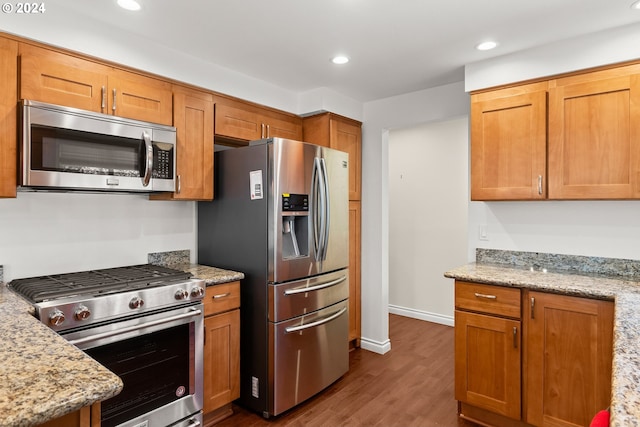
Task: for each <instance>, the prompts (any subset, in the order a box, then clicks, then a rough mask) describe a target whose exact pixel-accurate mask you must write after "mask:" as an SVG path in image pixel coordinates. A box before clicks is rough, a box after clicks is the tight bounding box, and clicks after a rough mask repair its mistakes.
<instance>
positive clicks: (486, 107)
mask: <svg viewBox="0 0 640 427" xmlns="http://www.w3.org/2000/svg"><path fill="white" fill-rule="evenodd" d="M545 89H546V84H534V85H527V86H523V87H519V88H517V89H507V90H499V91H494V92H490V93H483V94H477V95H472V97H471V199H472V200H535V199H544V198H545V197H546V190H545V186H546V175H547V173H546V154H547V153H546V150H547V145H546V143H547V140H546V138H547V135H546V131H547V129H546V123H547V94H546V92H545Z"/></svg>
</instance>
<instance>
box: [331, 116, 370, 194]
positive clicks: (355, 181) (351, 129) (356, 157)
mask: <svg viewBox="0 0 640 427" xmlns="http://www.w3.org/2000/svg"><path fill="white" fill-rule="evenodd" d="M361 135H362V130H361V127H360V126H359V125H356V124H353V123H351V122H346V121H342V120H340V119H338V118H332V119H331V120H330V122H329V137H330V141H331V142H330V145H329V146H330V147H331V148H335V149H336V150H341V151H346V152H347V153H349V200H360V194H361V190H360V188H361V182H360V175H361V163H362V154H361V149H362V141H361V139H362V136H361Z"/></svg>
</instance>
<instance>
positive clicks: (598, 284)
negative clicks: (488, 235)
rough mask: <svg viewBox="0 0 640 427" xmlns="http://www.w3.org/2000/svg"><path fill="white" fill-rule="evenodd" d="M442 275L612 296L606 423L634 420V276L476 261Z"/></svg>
mask: <svg viewBox="0 0 640 427" xmlns="http://www.w3.org/2000/svg"><path fill="white" fill-rule="evenodd" d="M444 275H445V277H448V278H451V279H456V280H462V281H469V282H475V283H484V284H488V285H498V286H507V287H517V288H525V289H532V290H536V291H543V292H551V293H557V294H562V295H573V296H579V297H585V298H596V299H604V300H610V301H614V302H615V314H614V330H613V366H612V368H613V369H612V391H611V407H610V413H611V419H610V425H611V427H623V426H624V427H628V426H640V312H638V311H637V310H636V307H639V306H640V278H637V277H618V276H611V275H602V274H588V273H575V272H566V271H547V270H545V269H541V268H522V267H516V266H508V265H500V264H489V263H478V262H473V263H470V264H466V265H463V266H461V267H458V268H454V269H452V270H449V271H447V272H445V274H444ZM602 409H606V408H602ZM594 415H595V414H594Z"/></svg>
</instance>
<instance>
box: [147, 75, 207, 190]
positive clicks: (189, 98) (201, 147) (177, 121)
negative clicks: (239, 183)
mask: <svg viewBox="0 0 640 427" xmlns="http://www.w3.org/2000/svg"><path fill="white" fill-rule="evenodd" d="M173 125H174V126H175V127H176V130H177V148H176V151H177V165H176V188H175V191H174V192H173V193H164V194H154V195H151V196H150V197H151V199H154V200H212V199H213V144H214V143H213V96H212V95H211V94H210V93H207V92H202V91H198V90H194V89H190V88H186V87H182V86H174V87H173Z"/></svg>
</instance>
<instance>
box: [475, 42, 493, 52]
mask: <svg viewBox="0 0 640 427" xmlns="http://www.w3.org/2000/svg"><path fill="white" fill-rule="evenodd" d="M496 46H498V43H496V42H491V41H488V42H482V43H480V44H478V45H477V46H476V49H478V50H491V49H493V48H495V47H496Z"/></svg>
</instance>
